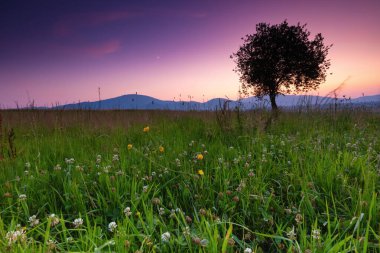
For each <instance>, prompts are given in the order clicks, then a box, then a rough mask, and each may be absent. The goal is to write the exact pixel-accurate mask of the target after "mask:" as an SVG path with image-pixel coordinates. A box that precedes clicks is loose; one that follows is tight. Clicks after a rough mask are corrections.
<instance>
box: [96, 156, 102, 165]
mask: <svg viewBox="0 0 380 253" xmlns="http://www.w3.org/2000/svg"><path fill="white" fill-rule="evenodd" d="M101 162H102V156H101V155H97V156H96V163H101Z"/></svg>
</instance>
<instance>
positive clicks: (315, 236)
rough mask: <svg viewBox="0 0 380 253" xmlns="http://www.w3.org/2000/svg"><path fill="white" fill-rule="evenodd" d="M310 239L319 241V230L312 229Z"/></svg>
mask: <svg viewBox="0 0 380 253" xmlns="http://www.w3.org/2000/svg"><path fill="white" fill-rule="evenodd" d="M311 237H313V238H314V239H316V240H319V239H321V230H319V229H313V230H312V231H311Z"/></svg>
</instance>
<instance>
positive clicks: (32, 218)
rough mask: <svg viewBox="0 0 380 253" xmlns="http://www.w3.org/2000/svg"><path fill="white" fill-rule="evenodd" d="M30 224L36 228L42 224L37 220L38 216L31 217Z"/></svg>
mask: <svg viewBox="0 0 380 253" xmlns="http://www.w3.org/2000/svg"><path fill="white" fill-rule="evenodd" d="M29 223H30V226H31V227H35V226H37V225H38V224H39V223H40V220H39V219H37V216H36V215H32V216H30V217H29Z"/></svg>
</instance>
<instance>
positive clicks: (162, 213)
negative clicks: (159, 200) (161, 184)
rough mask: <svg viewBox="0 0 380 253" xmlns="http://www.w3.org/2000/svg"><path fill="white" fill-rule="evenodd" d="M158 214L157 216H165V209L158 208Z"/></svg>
mask: <svg viewBox="0 0 380 253" xmlns="http://www.w3.org/2000/svg"><path fill="white" fill-rule="evenodd" d="M158 214H159V215H164V214H165V209H164V208H163V207H160V209H158Z"/></svg>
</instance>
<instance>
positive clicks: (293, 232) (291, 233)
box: [286, 226, 297, 240]
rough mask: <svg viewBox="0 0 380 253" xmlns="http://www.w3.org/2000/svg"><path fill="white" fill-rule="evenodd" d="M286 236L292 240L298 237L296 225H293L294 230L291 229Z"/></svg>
mask: <svg viewBox="0 0 380 253" xmlns="http://www.w3.org/2000/svg"><path fill="white" fill-rule="evenodd" d="M286 236H287V237H288V238H289V239H290V240H296V239H297V234H296V232H295V231H294V226H293V228H292V230H290V231H289V232H288V233H286Z"/></svg>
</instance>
